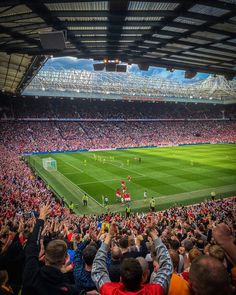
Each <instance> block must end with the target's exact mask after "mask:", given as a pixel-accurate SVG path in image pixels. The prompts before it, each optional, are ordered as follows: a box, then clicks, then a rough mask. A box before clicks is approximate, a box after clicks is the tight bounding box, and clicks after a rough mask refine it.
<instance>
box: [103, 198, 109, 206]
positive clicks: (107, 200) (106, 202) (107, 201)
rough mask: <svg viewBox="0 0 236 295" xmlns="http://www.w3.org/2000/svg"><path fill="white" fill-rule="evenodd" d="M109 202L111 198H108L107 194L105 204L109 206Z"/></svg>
mask: <svg viewBox="0 0 236 295" xmlns="http://www.w3.org/2000/svg"><path fill="white" fill-rule="evenodd" d="M108 203H109V199H108V197H107V196H105V198H104V205H105V206H107V205H108Z"/></svg>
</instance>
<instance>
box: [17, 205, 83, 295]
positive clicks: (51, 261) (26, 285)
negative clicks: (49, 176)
mask: <svg viewBox="0 0 236 295" xmlns="http://www.w3.org/2000/svg"><path fill="white" fill-rule="evenodd" d="M49 212H50V208H49V206H47V205H46V206H42V208H41V209H40V216H39V219H38V220H37V221H36V224H35V227H34V230H33V233H32V236H31V238H30V239H29V241H28V244H27V246H26V249H25V252H26V263H25V268H24V273H23V289H22V295H62V294H64V295H65V294H66V295H77V294H78V292H77V290H76V289H75V288H74V287H73V286H70V285H69V284H68V283H67V280H66V279H65V277H64V274H63V273H62V271H61V269H62V268H63V266H64V265H65V262H66V258H67V245H66V243H65V242H64V241H62V240H53V241H51V242H49V244H48V245H47V247H46V250H45V266H43V267H41V265H40V263H39V259H38V257H39V250H40V247H39V245H40V237H41V232H42V230H43V226H44V221H45V219H46V216H47V215H48V214H49Z"/></svg>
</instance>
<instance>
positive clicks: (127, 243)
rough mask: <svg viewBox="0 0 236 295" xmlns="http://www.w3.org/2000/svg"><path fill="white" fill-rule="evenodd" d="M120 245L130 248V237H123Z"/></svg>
mask: <svg viewBox="0 0 236 295" xmlns="http://www.w3.org/2000/svg"><path fill="white" fill-rule="evenodd" d="M119 245H120V247H121V248H123V249H125V248H128V246H129V240H128V237H124V238H121V239H120V241H119Z"/></svg>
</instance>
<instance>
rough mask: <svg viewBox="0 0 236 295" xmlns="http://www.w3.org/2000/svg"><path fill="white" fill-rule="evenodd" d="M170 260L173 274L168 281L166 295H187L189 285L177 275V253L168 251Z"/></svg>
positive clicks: (171, 250)
mask: <svg viewBox="0 0 236 295" xmlns="http://www.w3.org/2000/svg"><path fill="white" fill-rule="evenodd" d="M169 254H170V258H171V260H172V263H173V268H174V272H173V273H172V276H171V279H170V287H169V291H168V295H189V294H190V288H189V284H188V283H187V282H186V281H185V280H184V279H183V278H182V277H180V276H179V275H178V274H177V270H178V266H179V254H178V252H177V251H175V250H173V249H170V250H169Z"/></svg>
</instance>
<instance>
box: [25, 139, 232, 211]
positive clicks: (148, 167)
mask: <svg viewBox="0 0 236 295" xmlns="http://www.w3.org/2000/svg"><path fill="white" fill-rule="evenodd" d="M48 157H52V158H53V159H55V160H56V161H57V171H54V172H49V171H46V170H45V169H44V168H43V166H42V159H43V158H48ZM139 159H141V161H140V160H139ZM28 162H29V164H30V165H31V166H32V167H33V168H34V169H35V170H36V172H37V173H38V174H39V175H40V176H41V178H42V179H44V181H45V182H46V183H47V184H48V185H49V187H50V188H51V189H52V190H53V191H54V192H55V193H56V194H57V195H58V196H60V197H62V196H63V197H64V198H65V200H66V202H67V203H69V202H70V201H73V203H74V204H76V210H75V211H76V213H80V214H83V213H86V214H88V213H102V212H105V209H104V207H103V206H102V205H103V204H102V196H108V198H109V209H110V210H111V211H124V209H125V206H124V205H121V204H120V202H118V201H117V200H116V196H115V191H116V190H117V189H118V188H120V186H121V180H125V182H126V185H127V191H128V192H130V194H131V198H132V200H131V208H132V209H133V210H138V211H146V210H148V207H149V198H151V197H155V198H156V205H157V209H163V208H168V207H170V206H172V205H174V204H185V205H186V204H191V203H197V202H199V201H202V200H204V199H205V198H207V197H209V196H210V193H211V192H212V191H215V192H216V194H217V196H218V197H219V196H227V195H230V194H233V193H235V192H236V145H235V144H218V145H192V146H178V147H165V148H147V149H143V148H134V149H127V150H111V151H96V152H78V153H69V152H68V153H57V154H56V153H55V154H50V155H49V154H44V155H33V156H30V157H29V158H28ZM129 175H130V176H131V177H132V181H131V182H128V180H127V176H129ZM145 190H146V191H147V195H148V200H147V201H146V202H145V201H144V198H143V193H144V191H145ZM84 192H86V193H87V194H88V195H89V202H88V207H83V206H82V196H83V194H84Z"/></svg>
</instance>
